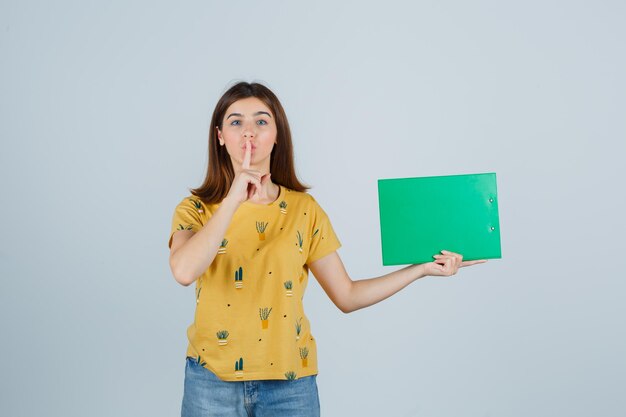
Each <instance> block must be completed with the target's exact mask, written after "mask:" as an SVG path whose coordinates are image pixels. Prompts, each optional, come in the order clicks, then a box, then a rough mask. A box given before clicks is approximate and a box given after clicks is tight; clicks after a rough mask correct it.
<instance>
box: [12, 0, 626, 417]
mask: <svg viewBox="0 0 626 417" xmlns="http://www.w3.org/2000/svg"><path fill="white" fill-rule="evenodd" d="M228 3H229V4H226V2H221V3H219V4H218V3H217V2H184V3H178V4H174V3H165V2H162V3H158V2H153V1H150V2H147V1H145V2H139V1H133V2H93V3H87V2H54V4H52V2H43V1H39V2H33V1H31V2H28V1H26V2H19V3H18V2H2V4H1V6H0V31H1V36H0V62H1V65H0V74H1V78H0V137H1V143H2V148H1V152H0V181H1V184H0V185H1V186H2V198H1V201H2V204H1V205H0V221H1V227H2V232H3V234H2V239H0V276H1V281H0V325H1V329H0V330H1V335H2V336H1V339H2V343H0V353H1V354H0V384H1V385H0V414H1V415H3V416H12V417H20V416H42V415H46V416H85V415H89V416H92V417H97V416H174V415H179V414H180V402H181V399H182V392H183V391H182V390H183V376H184V365H185V356H184V354H185V348H186V343H187V341H186V336H185V330H186V327H187V326H188V325H189V324H190V323H191V320H192V319H193V309H194V307H195V303H194V293H193V287H183V286H181V285H179V284H177V283H176V282H175V281H174V279H173V277H172V275H171V273H170V270H169V265H168V254H169V251H168V249H167V239H168V233H169V228H170V221H171V216H172V212H173V209H174V207H175V205H176V203H177V202H178V201H180V199H181V198H182V197H183V196H184V195H186V194H187V193H188V189H189V188H192V187H196V186H198V185H199V184H200V182H201V180H202V178H203V175H204V172H205V169H206V162H207V160H206V158H207V146H206V141H207V135H208V126H209V120H210V117H211V113H212V111H213V107H214V105H215V103H216V102H217V100H218V98H219V97H220V95H221V94H222V93H223V92H224V91H225V89H226V87H227V86H228V85H230V84H231V83H232V82H233V81H236V80H245V81H259V82H262V83H265V84H266V85H267V86H268V87H270V88H271V89H272V90H273V91H274V92H275V93H276V94H277V95H278V97H279V98H280V99H281V101H282V103H283V105H284V107H285V109H286V112H287V115H288V117H289V121H290V124H291V128H292V132H293V136H294V145H295V152H296V165H297V169H298V173H299V175H300V178H301V179H302V180H303V181H304V182H306V183H308V184H311V185H313V188H312V189H311V191H310V192H311V194H313V195H314V196H315V197H316V199H317V200H318V201H319V202H320V204H321V205H322V207H324V209H325V210H326V212H327V213H328V214H329V216H330V218H331V221H332V222H333V225H334V227H335V230H336V231H337V234H338V236H339V238H340V240H341V241H342V243H343V247H342V248H341V249H340V250H339V253H340V255H341V257H342V259H343V261H344V263H345V264H346V267H347V269H348V272H349V273H350V275H351V277H352V279H355V280H356V279H363V278H371V277H375V276H379V275H383V274H386V273H388V272H391V271H393V270H394V269H397V268H396V267H383V266H382V258H381V249H380V230H379V223H378V202H377V188H376V180H377V179H378V178H396V177H414V176H427V175H451V174H464V173H478V172H496V173H497V175H498V191H499V208H500V225H501V231H502V232H501V236H502V254H503V258H502V259H501V260H492V261H490V262H488V263H487V264H483V265H477V266H474V267H471V268H464V269H462V270H461V271H459V273H458V274H457V275H456V276H454V277H449V278H433V277H428V278H424V279H422V280H418V281H416V282H414V283H413V284H411V285H410V286H409V287H407V288H406V289H404V290H403V291H401V292H400V293H398V294H396V295H394V296H393V297H391V298H389V299H387V300H385V301H383V302H381V303H379V304H376V305H374V306H372V307H370V308H367V309H364V310H359V311H357V312H354V313H351V314H347V315H344V314H343V313H341V312H340V311H339V310H338V309H337V308H336V307H335V306H334V305H333V304H332V302H331V301H330V300H329V298H328V297H327V296H326V294H325V293H324V292H323V290H322V289H321V287H320V286H319V284H318V283H317V282H316V281H315V280H314V279H313V278H312V276H311V278H312V279H311V281H310V282H311V284H310V286H309V289H308V291H307V295H306V296H305V299H304V302H305V309H306V311H307V314H308V316H309V318H310V319H311V322H312V330H313V333H314V334H315V336H316V338H317V340H318V347H319V375H318V380H317V381H318V386H319V391H320V400H321V406H322V415H325V416H357V415H358V416H381V415H385V416H428V417H453V416H454V417H456V416H463V417H518V416H519V417H526V416H529V415H530V416H533V417H539V416H546V417H554V416H570V417H574V416H581V417H583V416H584V417H588V416H605V417H606V416H616V417H617V416H623V415H624V414H623V413H624V409H625V407H626V400H624V396H623V395H620V394H623V393H624V389H625V387H626V359H625V356H624V352H625V351H626V335H625V330H624V329H626V326H625V325H626V323H625V321H626V320H625V317H626V307H625V304H624V302H623V298H624V292H625V291H626V283H625V281H624V272H623V262H622V259H623V256H624V250H625V249H626V248H625V244H624V236H625V232H626V227H625V226H626V224H625V223H626V222H625V220H624V215H623V213H624V212H625V209H626V204H625V197H624V191H623V189H624V186H623V178H625V174H626V172H625V171H626V169H625V168H624V162H623V160H624V155H625V154H626V153H625V150H626V149H625V145H624V139H625V134H626V123H625V120H626V119H625V117H624V115H625V114H626V106H625V102H626V99H625V97H626V82H625V80H624V74H625V73H626V62H625V55H624V53H623V45H624V41H625V40H626V29H625V28H626V26H625V25H624V24H623V23H624V21H625V18H626V9H625V6H624V3H623V2H618V1H596V2H582V1H574V2H572V1H530V2H496V1H478V2H463V1H440V2H433V1H428V2H426V1H420V2H408V1H407V2H399V1H385V2H369V3H368V2H357V1H344V2H330V1H317V2H307V3H304V2H287V1H282V2H276V1H266V2H247V1H240V2H232V4H230V3H231V2H228Z"/></svg>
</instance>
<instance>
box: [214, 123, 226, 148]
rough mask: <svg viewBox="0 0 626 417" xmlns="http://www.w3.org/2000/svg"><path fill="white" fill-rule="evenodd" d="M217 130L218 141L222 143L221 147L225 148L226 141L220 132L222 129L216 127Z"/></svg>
mask: <svg viewBox="0 0 626 417" xmlns="http://www.w3.org/2000/svg"><path fill="white" fill-rule="evenodd" d="M215 129H216V130H217V140H218V141H219V143H220V146H224V139H222V132H220V128H219V127H217V126H215Z"/></svg>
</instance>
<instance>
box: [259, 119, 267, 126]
mask: <svg viewBox="0 0 626 417" xmlns="http://www.w3.org/2000/svg"><path fill="white" fill-rule="evenodd" d="M261 123H262V124H263V125H266V124H267V122H266V121H265V120H263V119H261V120H259V124H261Z"/></svg>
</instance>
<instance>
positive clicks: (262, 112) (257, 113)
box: [226, 111, 272, 120]
mask: <svg viewBox="0 0 626 417" xmlns="http://www.w3.org/2000/svg"><path fill="white" fill-rule="evenodd" d="M259 114H267V115H268V116H269V117H270V118H271V117H272V116H270V114H269V113H268V112H266V111H258V112H256V113H254V114H253V116H258V115H259ZM230 116H243V115H242V114H241V113H231V114H229V115H228V117H227V118H226V120H228V118H229V117H230Z"/></svg>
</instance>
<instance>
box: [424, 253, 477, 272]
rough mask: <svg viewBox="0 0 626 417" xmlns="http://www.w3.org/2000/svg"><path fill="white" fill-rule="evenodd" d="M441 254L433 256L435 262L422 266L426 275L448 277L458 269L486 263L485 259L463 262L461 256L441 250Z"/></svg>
mask: <svg viewBox="0 0 626 417" xmlns="http://www.w3.org/2000/svg"><path fill="white" fill-rule="evenodd" d="M441 253H442V255H434V258H435V260H434V261H433V262H427V263H425V264H422V265H423V266H424V273H425V274H426V275H430V276H442V277H449V276H450V275H454V274H456V273H457V271H458V270H459V268H462V267H464V266H470V265H476V264H483V263H485V262H487V260H486V259H481V260H479V261H463V255H460V254H458V253H454V252H449V251H447V250H442V251H441Z"/></svg>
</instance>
